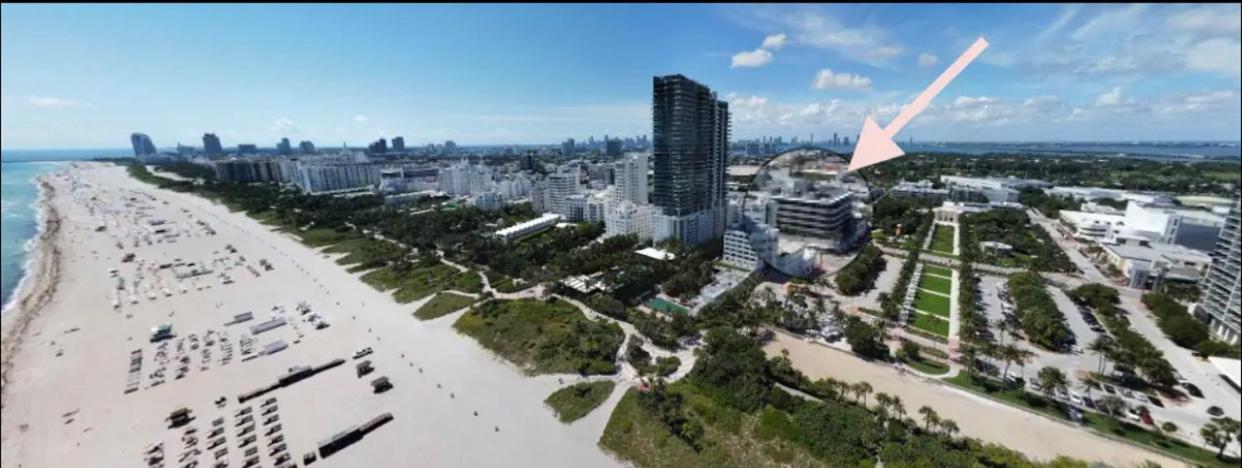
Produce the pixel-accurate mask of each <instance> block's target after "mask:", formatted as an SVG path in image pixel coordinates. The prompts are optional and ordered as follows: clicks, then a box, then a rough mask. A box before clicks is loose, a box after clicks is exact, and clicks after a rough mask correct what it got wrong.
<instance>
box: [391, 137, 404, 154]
mask: <svg viewBox="0 0 1242 468" xmlns="http://www.w3.org/2000/svg"><path fill="white" fill-rule="evenodd" d="M392 150H393V151H398V152H401V151H405V137H393V139H392Z"/></svg>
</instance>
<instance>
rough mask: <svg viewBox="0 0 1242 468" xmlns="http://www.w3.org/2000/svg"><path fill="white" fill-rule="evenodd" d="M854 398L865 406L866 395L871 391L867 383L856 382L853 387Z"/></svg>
mask: <svg viewBox="0 0 1242 468" xmlns="http://www.w3.org/2000/svg"><path fill="white" fill-rule="evenodd" d="M853 390H854V398H857V399H861V400H862V404H863V406H867V395H870V394H871V391H872V390H873V389H872V388H871V384H870V383H868V382H865V381H864V382H858V383H856V384H854V385H853Z"/></svg>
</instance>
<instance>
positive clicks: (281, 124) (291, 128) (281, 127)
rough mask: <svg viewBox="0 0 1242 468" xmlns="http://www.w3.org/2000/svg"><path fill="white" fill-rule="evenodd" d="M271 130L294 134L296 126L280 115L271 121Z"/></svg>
mask: <svg viewBox="0 0 1242 468" xmlns="http://www.w3.org/2000/svg"><path fill="white" fill-rule="evenodd" d="M272 131H275V132H276V133H279V134H281V135H296V134H297V133H298V127H297V125H295V124H294V122H293V120H290V119H289V118H288V117H281V118H279V119H276V120H275V121H274V122H272Z"/></svg>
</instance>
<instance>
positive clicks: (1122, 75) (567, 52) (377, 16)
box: [0, 4, 1242, 149]
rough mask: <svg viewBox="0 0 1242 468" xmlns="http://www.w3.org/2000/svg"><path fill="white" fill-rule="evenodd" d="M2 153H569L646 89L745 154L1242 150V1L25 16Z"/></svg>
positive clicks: (241, 8) (7, 95)
mask: <svg viewBox="0 0 1242 468" xmlns="http://www.w3.org/2000/svg"><path fill="white" fill-rule="evenodd" d="M2 9H3V10H2V15H0V23H2V25H0V26H2V27H0V62H2V63H0V147H3V148H4V149H37V148H118V147H120V148H124V147H128V146H129V134H130V133H131V132H135V131H138V132H144V133H147V134H148V135H150V136H151V138H152V139H153V140H154V142H155V143H156V145H157V146H159V147H161V148H168V147H173V146H174V145H175V144H177V143H182V144H189V145H194V146H201V145H202V140H201V138H202V134H203V133H204V132H214V133H216V134H217V135H219V136H220V138H221V139H222V140H223V143H224V145H225V146H226V147H228V146H233V145H236V144H237V143H256V144H258V145H260V146H264V147H270V146H273V145H274V144H275V142H276V141H278V140H279V139H280V138H281V137H286V136H287V137H289V138H290V139H291V140H293V142H294V144H296V143H297V142H298V141H300V140H304V139H309V140H312V141H314V142H315V143H316V145H318V146H320V147H332V146H339V145H340V144H341V143H346V142H347V143H349V144H351V145H363V144H366V143H368V142H370V141H372V140H374V139H376V138H379V137H387V138H392V137H394V136H404V137H405V140H406V142H407V145H425V144H427V143H429V142H439V143H442V142H443V141H445V140H450V139H451V140H455V141H456V142H457V143H458V144H465V145H470V144H551V143H557V142H559V141H561V140H563V139H565V138H570V137H572V138H575V139H579V140H582V139H586V138H587V137H588V136H594V137H595V138H596V139H599V138H602V137H603V136H604V135H605V134H607V135H611V136H635V135H643V134H650V132H651V110H650V109H651V88H652V85H651V78H652V77H653V76H656V75H666V74H673V73H681V74H683V75H686V76H687V77H690V78H692V79H694V80H696V81H698V82H700V83H703V84H705V85H707V86H708V87H710V88H712V89H713V90H715V91H716V92H717V93H718V94H719V97H720V99H723V100H727V101H729V103H730V109H731V110H732V112H733V121H732V128H733V134H734V136H735V138H754V137H760V136H784V137H786V138H789V137H792V136H799V137H800V138H809V137H810V136H811V135H812V134H814V135H815V138H816V139H817V140H818V139H824V138H828V137H830V136H831V134H832V133H834V132H836V133H840V134H842V135H853V134H856V133H858V131H859V129H860V128H861V126H862V122H863V119H864V118H865V117H867V116H871V117H873V118H875V119H876V120H877V121H878V122H879V123H880V124H881V125H884V124H885V123H887V122H888V121H889V120H891V119H893V118H894V117H895V116H896V115H897V113H898V112H899V111H900V109H901V108H902V106H903V105H905V104H906V103H908V102H909V101H910V100H911V99H913V98H914V97H915V96H916V95H917V94H918V93H919V92H920V91H922V90H923V89H924V88H925V87H926V86H928V85H929V84H930V83H931V82H932V81H933V80H934V79H935V78H936V77H937V76H938V75H939V74H940V73H941V72H942V71H943V70H944V69H945V68H946V67H947V66H948V65H949V64H950V63H952V62H953V60H954V59H955V58H956V57H957V56H959V55H960V54H961V53H962V52H964V51H965V50H966V48H967V47H968V46H969V45H970V44H971V43H972V42H973V41H974V40H975V39H976V38H978V37H983V38H985V39H986V40H987V41H988V42H989V44H990V46H989V47H988V49H987V50H985V51H984V52H983V54H982V55H981V56H980V57H979V58H978V59H977V60H976V61H975V62H974V63H972V64H971V65H970V66H969V67H968V68H967V69H966V70H965V71H964V72H963V73H962V74H961V75H960V76H959V77H958V78H957V79H956V80H955V81H953V82H952V83H951V84H950V85H949V86H948V87H947V88H946V89H945V90H944V92H943V93H941V94H940V96H939V97H937V98H936V99H935V100H934V101H933V102H932V104H931V106H930V107H929V108H928V109H927V110H925V111H924V112H923V113H922V114H920V115H919V116H918V117H916V118H915V119H914V120H913V121H912V122H911V123H910V124H909V125H908V126H906V127H905V129H904V130H902V132H901V134H900V135H898V137H897V138H898V140H900V141H905V140H906V139H907V138H913V139H916V140H925V141H927V140H935V141H1152V140H1223V141H1237V140H1239V139H1242V135H1240V133H1242V130H1240V129H1242V117H1240V114H1242V111H1240V107H1242V97H1240V95H1239V89H1240V88H1242V80H1240V77H1239V75H1240V68H1242V58H1240V57H1242V47H1240V40H1242V26H1240V20H1242V12H1240V11H1239V6H1238V5H1237V4H1232V5H1229V4H1210V5H1144V4H1110V5H1076V4H1064V5H1058V4H1026V5H995V4H983V5H973V4H961V5H958V4H941V5H924V4H905V5H859V4H848V5H774V4H764V5H740V4H731V5H702V4H700V5H658V4H653V5H606V4H600V5H563V4H543V5H389V4H385V5H331V4H313V5H188V4H186V5H129V4H125V5H12V4H4V5H3V7H2Z"/></svg>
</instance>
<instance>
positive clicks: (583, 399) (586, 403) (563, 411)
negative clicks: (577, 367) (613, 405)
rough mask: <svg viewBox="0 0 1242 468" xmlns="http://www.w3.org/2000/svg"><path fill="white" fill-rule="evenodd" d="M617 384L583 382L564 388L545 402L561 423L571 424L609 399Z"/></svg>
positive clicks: (604, 381)
mask: <svg viewBox="0 0 1242 468" xmlns="http://www.w3.org/2000/svg"><path fill="white" fill-rule="evenodd" d="M616 386H617V384H616V383H615V382H613V381H611V380H600V381H596V382H582V383H578V384H573V385H570V386H568V387H565V388H562V389H560V390H557V391H555V392H552V394H551V395H548V399H546V400H543V402H544V403H547V404H548V406H551V407H552V410H553V411H555V412H556V417H557V418H558V419H560V420H561V422H563V423H566V424H569V423H571V422H574V421H577V420H579V419H581V418H582V417H583V416H586V415H587V414H590V412H591V410H594V409H595V408H596V407H597V406H599V405H600V403H603V402H604V400H607V399H608V395H611V394H612V389H613V388H614V387H616Z"/></svg>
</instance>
